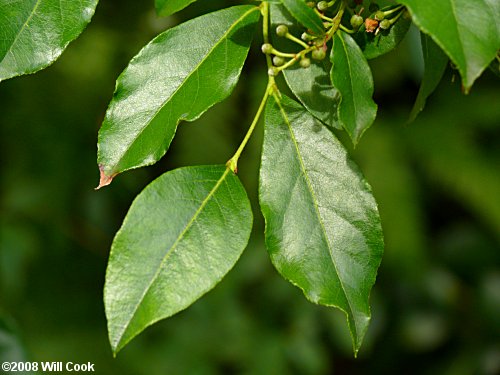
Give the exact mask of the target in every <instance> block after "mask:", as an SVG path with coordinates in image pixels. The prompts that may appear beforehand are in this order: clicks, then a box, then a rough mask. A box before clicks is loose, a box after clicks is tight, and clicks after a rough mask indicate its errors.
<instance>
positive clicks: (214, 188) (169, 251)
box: [115, 168, 230, 350]
mask: <svg viewBox="0 0 500 375" xmlns="http://www.w3.org/2000/svg"><path fill="white" fill-rule="evenodd" d="M229 171H230V170H229V168H226V170H225V171H224V173H223V174H222V176H221V177H220V178H219V180H217V183H216V184H215V186H214V187H213V188H212V189H211V190H210V192H209V193H208V195H207V196H206V197H205V199H204V200H203V202H201V205H200V207H199V208H198V209H197V210H196V211H195V213H194V214H193V216H192V217H191V219H190V220H189V221H188V222H187V224H186V226H185V227H184V229H183V230H182V232H181V233H180V234H179V236H178V237H177V238H176V240H175V242H174V243H173V244H172V246H171V247H170V249H168V250H167V252H166V254H165V255H164V257H163V259H162V260H161V262H160V265H159V266H158V268H157V270H156V272H155V274H154V275H153V277H152V278H151V280H150V281H149V282H148V284H147V286H146V287H145V288H144V291H143V293H142V295H141V297H140V298H139V301H138V302H137V304H136V305H135V306H134V309H133V311H132V314H131V316H130V319H129V321H128V322H127V324H126V325H125V326H124V327H123V330H122V332H121V333H120V335H119V336H118V339H117V340H116V347H115V350H116V349H117V348H118V347H119V345H120V342H121V340H122V338H123V335H124V334H125V332H126V331H127V329H128V327H129V326H130V323H131V322H132V321H133V319H134V317H135V314H136V313H137V311H138V309H139V306H140V305H141V303H142V301H143V300H144V297H145V296H146V294H147V293H148V292H149V290H150V289H151V286H152V285H153V284H154V282H155V281H156V279H157V278H158V276H159V275H160V272H161V270H162V268H163V265H164V264H165V262H166V261H167V260H168V259H169V258H170V256H171V255H172V254H173V253H174V251H175V249H176V248H177V246H178V245H179V243H180V241H181V240H182V239H183V237H184V236H185V234H186V233H187V232H188V231H189V229H190V228H191V226H192V225H193V224H194V223H195V221H196V219H197V218H198V216H199V215H200V213H201V212H202V211H203V209H204V208H205V206H206V205H207V204H208V202H209V201H210V199H211V198H212V197H213V196H214V194H215V193H216V191H217V190H218V189H219V187H220V185H221V184H222V182H223V181H224V180H225V178H226V177H227V175H228V173H229Z"/></svg>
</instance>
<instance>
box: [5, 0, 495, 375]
mask: <svg viewBox="0 0 500 375" xmlns="http://www.w3.org/2000/svg"><path fill="white" fill-rule="evenodd" d="M233 4H234V2H232V1H222V0H220V1H219V0H211V1H199V2H197V3H195V4H193V5H192V6H190V7H189V8H187V9H186V10H184V11H182V12H180V13H179V14H177V15H175V16H172V17H169V18H164V19H158V18H157V17H156V16H155V13H154V9H153V1H152V0H151V1H135V0H126V1H125V0H122V1H118V0H102V1H101V3H100V5H99V6H98V8H97V12H96V15H95V17H94V19H93V22H92V23H91V24H90V26H89V27H88V28H87V29H86V30H85V32H84V33H83V34H82V36H81V37H80V38H79V39H78V40H77V41H75V42H74V43H72V44H71V45H70V46H69V48H68V49H67V51H66V52H65V53H64V54H63V56H62V57H61V58H60V60H58V61H57V62H56V63H55V64H54V65H53V66H52V67H50V68H48V69H46V70H44V71H42V72H39V73H37V74H35V75H32V76H26V77H20V78H15V79H11V80H8V81H5V82H2V83H1V84H0V153H1V169H0V170H1V175H0V178H1V180H0V183H1V198H0V213H1V216H0V241H1V242H0V360H1V361H5V360H8V361H26V360H29V361H38V362H41V361H63V362H66V361H72V362H84V363H86V362H88V361H90V362H92V363H94V364H95V369H96V373H98V374H124V375H127V374H131V375H132V374H134V375H135V374H138V375H140V374H393V373H401V374H450V375H460V374H464V375H470V374H492V375H494V374H497V373H500V268H499V265H500V251H499V250H500V246H499V243H500V173H499V170H500V147H499V145H500V142H499V141H500V130H499V129H500V127H499V125H500V104H499V103H500V90H499V87H500V86H499V83H500V81H499V79H498V78H496V77H494V76H493V74H491V73H489V72H486V73H485V74H484V75H483V77H482V78H481V79H479V81H478V82H477V83H476V85H475V86H474V87H473V90H472V92H471V94H470V95H468V96H464V95H462V94H461V92H460V83H459V77H458V76H455V74H454V73H453V71H451V69H449V70H448V71H447V73H446V75H445V78H444V80H443V82H442V83H441V85H440V86H439V88H438V90H437V92H436V93H435V94H434V95H433V96H432V97H431V99H430V100H429V102H428V106H427V108H426V109H425V110H424V112H423V113H422V114H421V116H420V117H419V118H418V119H417V121H416V122H415V123H413V124H410V125H406V124H405V123H406V120H407V118H408V114H409V111H410V109H411V106H412V103H413V100H414V99H415V97H416V94H417V90H418V80H419V79H420V76H421V74H422V62H421V61H422V60H421V56H420V55H419V52H418V51H419V39H418V33H417V32H416V31H415V30H412V32H411V33H410V34H409V35H408V37H407V38H406V40H405V41H404V42H403V44H402V45H401V46H400V48H399V49H398V50H397V52H394V53H390V54H388V55H386V56H384V57H382V58H379V59H377V60H375V61H372V62H371V66H372V70H373V72H374V76H375V85H376V93H375V100H376V102H377V103H378V104H379V115H378V118H377V121H376V122H375V124H374V125H373V127H372V128H371V129H370V130H369V131H368V132H367V133H366V135H365V137H364V138H363V139H362V140H361V142H360V145H359V146H358V148H357V149H356V150H355V151H354V152H353V155H354V157H355V159H356V160H357V161H358V163H359V164H360V165H361V168H362V169H363V171H364V172H365V174H366V177H367V178H368V180H369V181H370V183H371V184H372V186H373V189H374V194H375V196H376V198H377V200H378V203H379V207H380V213H381V216H382V221H383V227H384V232H385V239H386V252H385V256H384V259H383V262H382V266H381V268H380V270H379V276H378V279H377V283H376V286H375V288H374V290H373V292H372V296H371V303H372V312H373V319H372V324H371V326H370V330H369V332H368V335H367V337H366V339H365V342H364V345H363V347H362V349H361V351H360V353H359V357H358V359H354V358H353V355H352V350H351V342H350V338H349V336H348V332H347V327H346V323H345V319H344V316H343V315H342V314H340V313H339V312H337V311H336V310H334V309H329V308H324V307H320V306H315V305H313V304H310V303H309V302H307V301H306V300H305V298H303V296H302V293H301V292H300V290H299V289H297V288H295V287H293V286H292V285H290V284H288V283H287V282H286V281H284V280H282V279H281V278H280V277H279V275H278V274H277V273H276V272H275V270H274V269H273V267H272V265H271V264H270V261H269V259H268V257H267V254H266V250H265V247H264V244H263V235H262V233H263V220H262V218H261V215H260V213H259V210H258V204H257V200H256V197H257V193H256V192H257V178H258V165H259V152H260V145H261V137H262V127H259V128H258V130H257V132H256V134H255V135H254V137H253V139H252V141H251V143H250V145H249V147H248V148H247V150H246V151H245V153H244V155H243V157H242V160H241V161H240V165H239V169H240V176H241V178H242V180H243V182H244V184H245V186H246V188H247V190H248V193H249V196H250V198H251V199H252V200H253V208H254V213H255V223H254V236H253V237H252V239H251V242H250V244H249V246H248V248H247V249H246V251H245V252H244V254H243V256H242V258H241V259H240V261H239V262H238V264H237V265H236V266H235V268H234V269H233V270H232V271H231V272H230V274H229V275H228V276H227V277H226V278H225V279H224V280H223V281H222V283H220V284H219V285H218V286H217V287H216V288H215V289H214V290H213V291H211V292H210V293H209V294H207V295H206V296H205V297H203V298H202V299H201V300H200V301H198V302H196V303H195V304H194V305H192V306H191V307H190V308H189V309H187V310H186V311H184V312H181V313H179V314H177V315H176V316H174V317H173V318H171V319H168V320H165V321H162V322H160V323H159V324H156V325H154V326H153V327H151V328H149V329H147V330H146V331H145V332H144V333H143V334H142V335H140V336H139V337H138V338H136V339H135V340H134V341H132V342H131V343H130V344H129V345H128V346H127V347H126V348H125V349H124V350H123V351H122V352H120V353H119V354H118V357H117V358H116V359H113V357H112V354H111V350H110V348H109V345H108V342H107V332H106V321H105V316H104V306H103V302H102V288H103V283H104V275H105V268H106V261H107V256H108V252H109V248H110V245H111V241H112V238H113V236H114V233H115V232H116V230H117V229H118V228H119V226H120V224H121V221H122V219H123V217H124V216H125V213H126V212H127V209H128V206H129V205H130V203H131V201H132V200H133V198H134V197H135V195H136V194H138V193H139V192H140V191H141V190H142V189H143V188H144V186H146V185H147V184H148V182H150V181H151V180H152V179H153V178H155V177H156V176H158V175H160V174H161V173H164V172H165V171H167V170H170V169H172V168H176V167H180V166H185V165H193V164H209V163H224V162H225V161H226V160H227V159H228V158H229V157H230V156H231V155H232V154H233V152H234V150H235V149H236V147H237V146H238V145H239V142H240V141H241V139H242V137H243V135H244V132H245V131H246V129H247V127H248V125H249V122H250V120H249V119H250V116H251V115H252V114H253V113H254V112H255V110H256V108H257V104H258V100H259V99H260V96H261V95H262V93H263V90H264V87H265V79H266V73H265V69H263V68H264V60H263V57H262V56H261V54H260V53H259V44H260V42H259V41H256V42H255V43H254V47H253V49H252V51H251V54H250V58H249V60H248V62H247V64H246V66H245V73H244V75H243V77H242V79H241V80H240V82H239V84H238V86H237V88H236V90H235V92H234V94H233V95H232V97H231V98H230V99H228V100H226V101H225V102H223V103H221V104H219V105H217V106H215V107H214V108H212V109H211V110H209V111H208V112H207V113H206V114H205V115H204V116H203V117H202V118H201V119H200V120H199V121H197V122H195V123H184V124H181V125H180V128H179V131H178V133H177V136H176V138H175V140H174V142H173V144H172V147H171V149H170V151H169V152H168V153H167V155H166V156H165V157H164V158H163V159H162V160H161V161H160V162H159V163H158V164H157V165H155V166H153V167H148V168H143V169H140V170H136V171H131V172H127V173H125V174H123V175H121V176H119V177H118V178H116V180H115V181H114V182H113V184H112V185H111V186H109V187H107V188H105V189H102V190H100V191H98V192H96V191H94V190H93V188H94V187H95V186H96V185H97V182H98V170H97V166H96V162H95V159H96V136H97V131H98V129H99V126H100V123H101V121H102V119H103V116H104V113H105V110H106V107H107V104H108V102H109V100H110V98H111V96H112V93H113V90H114V82H115V79H116V77H117V76H118V74H119V73H120V72H121V71H122V70H123V69H124V68H125V66H126V65H127V63H128V61H129V60H130V58H131V57H132V56H134V55H135V54H136V53H137V52H138V51H139V49H140V48H141V47H142V46H143V45H144V44H145V43H146V42H148V41H149V40H150V39H151V38H152V37H153V36H154V35H156V34H157V33H159V32H160V31H162V30H164V29H166V28H167V27H170V26H172V25H174V24H176V23H178V22H181V21H183V20H186V19H188V18H191V17H193V16H196V15H200V14H202V13H204V12H206V11H208V10H216V9H220V8H222V7H226V6H229V5H233ZM340 137H341V139H342V140H343V141H345V142H344V143H345V144H346V145H347V147H349V148H351V146H350V143H349V141H348V139H347V138H346V136H345V134H340Z"/></svg>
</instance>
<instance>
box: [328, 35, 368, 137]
mask: <svg viewBox="0 0 500 375" xmlns="http://www.w3.org/2000/svg"><path fill="white" fill-rule="evenodd" d="M330 60H331V62H332V64H333V66H332V71H331V79H332V83H333V86H335V88H336V89H337V90H339V92H340V95H341V99H340V104H339V106H338V113H339V120H340V122H341V124H342V126H343V127H344V128H345V129H346V131H347V132H348V133H349V136H350V137H351V139H352V141H353V143H354V144H355V145H356V144H357V143H358V141H359V139H360V138H361V136H362V135H363V133H364V132H365V130H366V129H368V128H369V127H370V126H371V124H372V123H373V121H374V120H375V116H376V115H377V105H376V104H375V102H374V101H373V99H372V95H373V90H374V88H373V77H372V73H371V70H370V67H369V65H368V62H367V61H366V58H365V57H364V55H363V51H361V49H360V48H359V46H358V45H357V44H356V42H355V41H354V39H352V38H351V37H350V36H349V35H347V34H345V33H343V32H337V33H335V36H334V37H333V47H332V52H331V55H330Z"/></svg>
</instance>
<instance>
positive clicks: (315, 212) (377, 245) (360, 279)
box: [259, 96, 383, 351]
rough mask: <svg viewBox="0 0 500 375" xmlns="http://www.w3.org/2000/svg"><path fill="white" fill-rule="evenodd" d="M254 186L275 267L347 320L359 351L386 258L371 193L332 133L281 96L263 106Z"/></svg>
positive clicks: (317, 301) (313, 299)
mask: <svg viewBox="0 0 500 375" xmlns="http://www.w3.org/2000/svg"><path fill="white" fill-rule="evenodd" d="M259 187H260V189H259V198H260V205H261V209H262V213H263V215H264V218H265V220H266V245H267V248H268V251H269V254H270V257H271V260H272V262H273V264H274V265H275V267H276V268H277V269H278V271H279V272H280V273H281V275H282V276H283V277H284V278H285V279H287V280H289V281H290V282H291V283H292V284H294V285H296V286H298V287H299V288H300V289H302V290H303V292H304V294H305V295H306V297H307V298H308V299H309V300H310V301H312V302H314V303H319V304H322V305H327V306H335V307H338V308H339V309H341V310H342V311H344V312H345V313H346V315H347V318H348V323H349V327H350V331H351V334H352V338H353V345H354V350H355V351H357V350H358V349H359V347H360V345H361V341H362V339H363V336H364V335H365V333H366V330H367V327H368V323H369V320H370V308H369V304H368V296H369V293H370V289H371V288H372V286H373V284H374V281H375V277H376V273H377V268H378V266H379V264H380V260H381V257H382V252H383V239H382V230H381V226H380V218H379V214H378V211H377V205H376V203H375V200H374V198H373V196H372V193H371V189H370V186H369V185H368V183H367V182H366V181H365V179H364V178H363V177H362V175H361V173H360V171H359V169H358V168H357V166H356V165H355V164H354V163H353V162H352V161H351V160H350V159H349V157H348V154H347V151H346V150H345V149H344V147H343V146H342V144H341V143H340V142H339V141H338V140H337V139H336V138H335V136H334V135H333V134H332V132H331V131H330V130H329V129H328V128H327V127H325V126H323V125H322V124H321V123H320V122H319V121H318V120H317V119H315V118H314V117H313V116H312V115H311V114H310V113H308V112H307V111H306V110H305V109H304V108H303V107H301V106H300V105H298V104H297V103H296V102H294V101H292V100H291V99H288V98H287V97H285V96H283V97H282V99H281V105H279V104H277V103H276V101H275V99H274V98H271V99H270V100H269V102H268V104H267V108H266V117H265V133H264V145H263V151H262V164H261V170H260V185H259Z"/></svg>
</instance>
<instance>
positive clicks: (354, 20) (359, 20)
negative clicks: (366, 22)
mask: <svg viewBox="0 0 500 375" xmlns="http://www.w3.org/2000/svg"><path fill="white" fill-rule="evenodd" d="M362 24H363V17H361V16H360V15H359V14H354V15H353V16H352V17H351V26H352V27H353V28H355V29H359V28H360V27H361V25H362Z"/></svg>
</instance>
